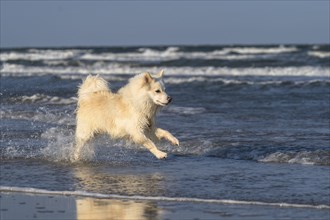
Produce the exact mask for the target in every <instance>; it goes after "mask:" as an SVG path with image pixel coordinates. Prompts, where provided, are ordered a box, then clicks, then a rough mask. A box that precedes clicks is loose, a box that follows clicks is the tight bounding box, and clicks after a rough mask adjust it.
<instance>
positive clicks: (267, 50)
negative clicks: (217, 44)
mask: <svg viewBox="0 0 330 220" xmlns="http://www.w3.org/2000/svg"><path fill="white" fill-rule="evenodd" d="M297 50H298V49H297V48H296V47H286V46H279V47H232V48H224V49H223V51H224V52H226V53H231V52H235V53H241V54H277V53H290V52H295V51H297Z"/></svg>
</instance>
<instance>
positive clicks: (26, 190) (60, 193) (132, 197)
mask: <svg viewBox="0 0 330 220" xmlns="http://www.w3.org/2000/svg"><path fill="white" fill-rule="evenodd" d="M0 192H12V193H26V194H41V195H58V196H81V197H91V198H98V199H121V200H143V201H144V200H147V201H156V202H189V203H191V202H193V203H214V204H227V205H256V206H275V207H283V208H311V209H330V206H329V205H325V204H320V205H312V204H294V203H273V202H261V201H242V200H230V199H203V198H190V197H166V196H140V195H119V194H102V193H94V192H86V191H51V190H46V189H38V188H26V187H11V186H0Z"/></svg>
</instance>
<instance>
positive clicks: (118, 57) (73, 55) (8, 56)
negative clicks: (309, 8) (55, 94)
mask: <svg viewBox="0 0 330 220" xmlns="http://www.w3.org/2000/svg"><path fill="white" fill-rule="evenodd" d="M182 49H183V48H180V47H166V48H164V49H159V48H150V47H141V48H138V49H136V50H133V51H132V50H131V49H129V48H128V49H127V50H126V51H125V50H123V51H121V52H117V51H113V50H114V49H113V48H109V49H108V50H104V51H103V52H97V51H98V50H97V49H93V48H90V49H29V50H25V51H15V50H13V51H4V52H1V57H0V61H13V60H30V61H38V60H68V59H75V60H112V61H146V60H154V61H155V60H172V59H180V58H186V59H196V58H199V59H228V60H231V59H250V58H255V57H256V56H255V55H262V54H263V55H265V54H280V53H291V52H296V51H298V49H297V48H296V47H294V46H274V47H253V46H251V47H223V48H221V49H219V48H214V50H211V51H194V50H190V51H185V50H184V49H183V50H182Z"/></svg>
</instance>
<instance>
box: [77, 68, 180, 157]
mask: <svg viewBox="0 0 330 220" xmlns="http://www.w3.org/2000/svg"><path fill="white" fill-rule="evenodd" d="M162 75H163V71H160V72H159V73H158V75H157V76H151V75H150V74H149V73H142V74H139V75H136V76H135V77H133V78H131V79H130V80H129V82H128V84H127V85H126V86H124V87H122V88H121V89H120V90H119V91H118V92H117V93H112V92H111V90H110V89H109V87H108V83H107V82H106V81H105V80H104V79H103V78H101V77H100V76H88V77H87V78H86V79H85V81H84V82H83V83H82V85H81V86H80V88H79V91H78V107H77V118H76V119H77V127H76V144H75V152H74V155H73V158H72V159H73V160H78V159H79V158H80V153H81V149H82V147H83V146H84V144H85V143H86V142H87V141H88V140H90V139H91V138H92V137H93V136H94V135H95V134H97V133H107V134H109V135H110V136H111V137H112V138H122V139H127V140H131V141H133V142H135V143H137V144H141V145H143V146H145V147H146V148H147V149H148V150H149V151H150V152H151V153H153V154H154V155H155V156H156V157H157V158H158V159H163V158H166V157H167V154H166V153H165V152H162V151H160V150H158V149H157V147H156V145H155V144H154V141H155V140H157V139H161V138H166V139H167V140H169V141H170V142H171V143H172V144H175V145H179V141H178V140H177V139H176V138H175V137H174V136H173V135H172V134H171V133H169V132H168V131H166V130H163V129H161V128H157V127H156V125H155V116H156V113H157V110H158V109H159V108H160V107H161V106H165V105H167V104H169V102H170V101H171V98H170V97H169V96H168V95H167V94H166V93H165V88H164V84H163V81H162Z"/></svg>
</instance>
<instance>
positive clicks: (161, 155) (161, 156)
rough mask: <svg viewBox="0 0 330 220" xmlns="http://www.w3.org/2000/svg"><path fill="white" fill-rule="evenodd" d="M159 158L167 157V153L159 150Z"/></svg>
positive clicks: (157, 155)
mask: <svg viewBox="0 0 330 220" xmlns="http://www.w3.org/2000/svg"><path fill="white" fill-rule="evenodd" d="M155 156H156V157H157V158H158V159H160V160H161V159H165V158H167V153H165V152H163V151H158V152H157V154H156V155H155Z"/></svg>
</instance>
